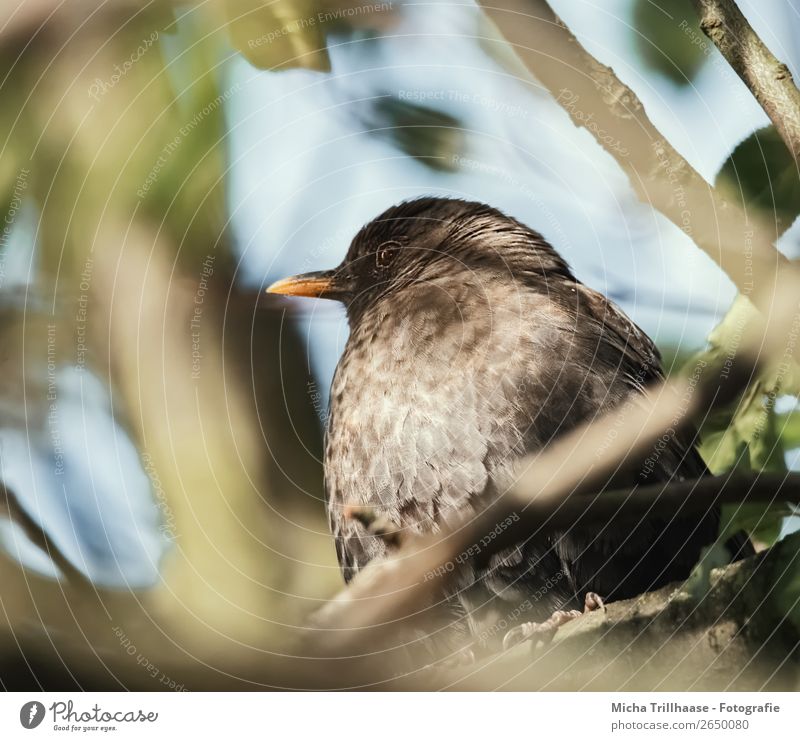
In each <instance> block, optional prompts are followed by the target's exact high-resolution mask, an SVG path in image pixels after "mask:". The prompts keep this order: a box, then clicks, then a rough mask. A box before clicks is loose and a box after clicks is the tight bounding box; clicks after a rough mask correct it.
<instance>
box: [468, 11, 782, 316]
mask: <svg viewBox="0 0 800 741" xmlns="http://www.w3.org/2000/svg"><path fill="white" fill-rule="evenodd" d="M481 5H482V7H483V9H484V11H485V12H486V14H487V15H488V17H489V18H490V19H491V20H492V21H493V22H494V23H495V24H496V25H497V27H498V29H499V30H500V32H501V33H502V35H503V36H504V37H505V39H506V40H507V41H508V43H510V44H511V45H512V46H513V48H514V50H515V51H516V53H517V55H518V56H519V57H520V59H521V60H522V62H523V63H524V64H525V66H526V67H527V69H528V70H529V71H530V72H531V73H532V74H533V75H534V77H535V78H536V79H537V80H539V82H541V83H542V85H543V86H544V87H545V89H546V90H548V91H549V92H550V94H551V95H553V96H554V97H555V99H556V101H557V102H558V103H559V104H560V105H561V106H562V108H564V110H565V111H566V112H567V113H568V114H569V116H570V118H571V119H572V122H573V123H574V124H575V125H576V126H580V127H583V128H585V129H586V130H587V131H588V132H589V133H590V134H592V136H594V138H595V140H596V141H597V142H598V143H599V144H600V145H601V146H602V147H603V148H604V149H605V150H606V152H608V154H610V155H611V156H612V157H613V158H614V159H615V160H616V161H617V163H618V164H619V166H620V167H621V168H622V169H623V170H624V171H625V173H626V174H627V175H628V177H629V179H630V182H631V185H632V186H633V188H634V190H635V192H636V194H637V196H638V197H639V199H640V200H642V201H643V202H644V203H647V204H650V205H652V206H653V207H654V208H656V209H657V210H658V211H660V212H661V213H663V214H664V215H665V216H666V217H667V218H668V219H670V221H672V222H673V224H675V225H676V226H678V227H679V228H680V229H682V230H683V231H684V232H685V233H686V234H687V235H688V236H690V237H691V238H692V239H693V240H694V242H695V243H696V244H697V246H698V247H700V248H701V249H702V250H703V251H704V252H706V253H707V254H708V255H709V256H710V257H711V258H712V259H713V260H714V261H715V262H716V263H717V264H718V265H720V267H722V269H723V270H724V271H725V272H726V273H727V274H728V275H729V276H730V278H731V280H732V281H733V282H734V283H735V284H736V286H737V287H738V289H739V291H740V292H741V293H743V294H745V295H750V296H753V297H754V301H756V303H758V304H759V307H760V308H764V300H763V298H758V297H756V296H755V294H756V293H758V292H759V290H760V289H761V288H763V289H764V292H766V291H768V290H769V287H770V286H771V284H772V282H773V280H774V274H775V271H776V269H777V268H778V267H779V266H780V265H782V264H783V263H784V262H785V260H784V258H783V257H782V256H781V255H780V253H779V252H778V251H777V250H776V249H775V248H774V242H775V241H776V240H777V237H778V236H779V235H778V233H777V231H776V229H777V228H776V226H775V225H774V224H771V225H767V224H765V223H764V222H762V221H760V220H758V219H757V218H756V216H755V214H752V213H747V212H745V211H743V210H742V209H740V208H739V207H738V206H737V205H735V204H733V203H729V202H727V201H726V200H725V199H724V198H723V197H722V196H721V195H720V194H719V193H718V192H717V191H716V190H715V189H714V188H713V187H712V186H711V185H709V184H708V183H707V182H706V181H705V180H704V179H703V177H702V176H701V175H700V174H699V173H698V172H697V171H696V170H695V169H694V168H693V167H692V166H691V165H690V164H689V163H688V162H687V161H686V160H685V159H684V158H683V157H682V156H681V155H680V154H679V153H678V152H677V151H676V150H675V149H674V148H673V147H672V145H671V144H670V143H669V142H668V141H667V140H666V139H665V138H664V136H663V135H662V134H661V132H660V131H658V129H657V128H656V127H655V126H654V125H653V123H652V122H651V121H650V119H649V118H648V117H647V114H646V113H645V110H644V107H643V105H642V103H641V101H640V100H639V98H638V97H637V96H636V94H635V93H634V92H633V91H632V90H631V89H630V88H629V87H628V86H627V85H625V84H624V83H623V82H621V81H620V80H619V78H618V77H617V76H616V74H615V73H614V70H612V69H611V68H610V67H607V66H606V65H604V64H601V63H600V62H598V61H597V60H596V59H595V58H594V57H593V56H592V55H591V54H589V53H588V52H587V51H586V50H585V49H584V48H583V47H582V46H581V44H580V43H579V41H578V40H577V38H576V37H575V36H574V35H573V34H572V33H571V32H570V30H569V29H568V28H567V27H566V26H565V25H564V23H563V22H562V21H561V20H560V19H559V18H558V17H557V16H556V15H555V13H554V12H553V10H552V9H551V8H550V6H549V4H548V3H547V2H546V1H545V0H510V1H509V2H506V3H504V4H503V7H496V6H495V5H493V2H492V0H485V1H482V2H481Z"/></svg>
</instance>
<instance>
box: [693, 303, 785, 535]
mask: <svg viewBox="0 0 800 741" xmlns="http://www.w3.org/2000/svg"><path fill="white" fill-rule="evenodd" d="M755 315H756V309H755V307H754V306H753V304H752V303H751V302H750V301H749V300H748V299H747V298H745V297H743V296H738V297H737V298H736V300H735V301H734V303H733V305H732V306H731V309H730V310H729V312H728V314H727V315H726V316H725V318H724V319H723V320H722V322H720V324H719V325H717V326H716V327H715V328H714V330H713V331H712V332H711V334H710V335H709V338H708V340H709V346H708V349H707V350H705V351H704V352H703V353H700V354H699V356H697V357H696V358H695V362H696V361H697V360H699V359H702V360H703V361H705V362H706V363H707V364H708V365H710V366H717V367H723V366H724V364H725V363H726V362H728V361H729V360H730V359H731V358H732V357H733V356H734V355H735V352H736V350H737V349H738V347H739V344H740V342H741V337H742V332H743V329H744V327H745V326H746V324H747V323H748V322H749V321H750V320H751V319H754V318H755ZM797 378H798V374H797V369H796V367H795V366H789V367H788V368H786V367H784V368H782V369H780V370H775V369H766V370H765V371H763V372H762V373H761V375H760V376H759V377H758V378H757V379H755V381H754V382H753V383H752V384H751V385H750V386H749V388H748V389H747V390H746V391H745V392H744V393H743V394H742V395H741V397H740V398H739V399H737V400H736V401H734V402H733V403H731V404H729V405H728V406H727V407H725V408H722V409H717V410H715V411H714V413H713V414H711V415H709V416H708V417H707V418H706V419H705V420H704V421H703V426H702V430H701V433H702V443H701V445H700V453H701V455H702V456H703V458H704V459H705V461H706V463H707V465H708V467H709V469H710V470H711V471H712V472H713V473H714V474H717V475H719V474H723V473H728V472H731V471H737V470H742V471H773V472H782V471H786V458H785V449H786V443H787V437H786V436H785V430H786V428H787V427H789V422H794V423H795V425H797V427H800V421H798V420H793V419H790V418H789V416H788V415H777V414H776V413H775V400H776V399H777V398H778V396H779V395H780V394H781V393H784V392H789V393H792V392H796V391H797V388H796V383H797ZM797 431H798V432H799V433H800V429H798V430H797ZM789 514H791V510H790V508H789V507H787V506H786V505H784V504H782V503H780V504H774V505H768V504H764V503H753V504H743V505H738V504H736V505H728V506H725V507H723V512H722V522H721V525H720V540H721V541H722V542H724V541H726V540H727V539H728V538H729V537H730V536H732V535H734V534H735V533H737V532H739V531H741V530H744V531H746V532H748V533H749V534H750V535H751V537H752V538H753V539H754V540H755V541H757V542H758V543H760V544H763V545H772V544H773V543H774V542H775V541H776V540H777V538H778V536H779V535H780V531H781V525H782V521H783V518H784V517H786V516H788V515H789Z"/></svg>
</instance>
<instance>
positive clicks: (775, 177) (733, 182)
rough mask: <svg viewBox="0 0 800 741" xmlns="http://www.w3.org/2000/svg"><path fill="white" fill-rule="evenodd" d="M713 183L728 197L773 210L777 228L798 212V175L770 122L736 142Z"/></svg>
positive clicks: (790, 220)
mask: <svg viewBox="0 0 800 741" xmlns="http://www.w3.org/2000/svg"><path fill="white" fill-rule="evenodd" d="M715 185H716V187H718V188H720V189H721V190H722V191H723V193H724V194H725V196H726V197H727V198H728V199H729V200H731V201H734V202H737V203H739V204H740V205H744V204H746V205H747V207H748V208H752V207H756V208H759V209H761V210H762V211H764V212H765V213H768V214H770V215H771V214H773V213H774V214H775V218H776V219H777V221H778V226H779V229H780V231H781V232H783V231H785V230H786V229H788V228H789V227H790V226H791V224H792V222H793V221H794V220H795V218H797V215H798V214H800V175H798V172H797V165H796V164H795V162H794V160H793V159H792V156H791V154H790V153H789V150H788V149H787V148H786V145H785V144H784V143H783V140H782V139H781V138H780V136H779V135H778V133H777V132H776V131H775V127H774V126H767V127H765V128H763V129H759V130H758V131H756V132H754V133H753V134H751V135H750V136H749V137H748V138H747V139H745V140H744V141H743V142H742V143H741V144H739V146H737V147H736V149H735V150H734V151H733V153H732V154H731V156H730V157H729V158H728V160H727V161H726V162H725V164H724V165H723V166H722V169H721V170H720V172H719V174H718V175H717V181H716V183H715Z"/></svg>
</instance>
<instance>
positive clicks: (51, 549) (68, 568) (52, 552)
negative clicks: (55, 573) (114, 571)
mask: <svg viewBox="0 0 800 741" xmlns="http://www.w3.org/2000/svg"><path fill="white" fill-rule="evenodd" d="M0 512H5V513H6V514H7V515H8V517H9V519H10V520H11V521H12V522H15V523H17V525H19V526H20V527H21V528H22V530H23V531H24V533H25V535H26V536H27V538H28V540H30V541H31V543H33V544H34V545H35V546H36V547H37V548H40V549H41V550H42V551H44V552H45V553H46V554H47V555H48V556H49V557H50V558H51V559H52V561H53V563H54V564H55V565H56V566H57V567H58V569H59V571H61V573H62V574H63V575H64V576H65V577H66V578H67V580H68V581H69V582H70V584H71V585H72V586H73V587H88V586H90V582H89V580H88V579H87V578H86V577H85V576H84V575H83V574H82V573H81V572H80V571H79V570H78V569H76V568H75V567H74V566H73V565H72V562H71V561H70V560H69V559H68V558H67V557H66V556H65V555H64V554H63V553H62V552H61V549H60V548H59V547H58V546H57V545H56V544H55V543H54V542H53V539H52V538H51V537H50V536H49V535H48V534H47V533H46V532H45V531H44V530H43V529H42V527H41V526H40V525H39V523H38V522H36V520H34V519H33V518H32V517H31V516H30V515H29V514H28V512H27V510H26V509H25V508H24V507H23V506H22V505H21V504H20V502H19V499H17V495H16V494H15V493H14V492H13V491H12V490H11V489H9V488H8V486H6V485H5V484H3V483H2V482H0Z"/></svg>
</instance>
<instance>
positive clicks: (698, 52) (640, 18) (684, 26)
mask: <svg viewBox="0 0 800 741" xmlns="http://www.w3.org/2000/svg"><path fill="white" fill-rule="evenodd" d="M633 25H634V28H635V29H636V31H637V32H638V33H636V34H635V36H634V39H635V44H636V49H637V51H638V52H639V54H640V55H641V58H642V60H643V61H644V62H645V64H647V65H648V66H649V67H650V68H651V69H653V70H655V71H656V72H658V73H660V74H662V75H664V76H665V77H668V78H669V79H670V80H672V82H674V83H676V84H678V85H688V84H689V83H690V82H691V81H692V80H693V79H694V76H695V75H696V74H697V72H698V70H699V69H700V67H702V65H703V62H704V60H705V58H706V56H707V55H708V53H709V52H710V50H711V47H712V45H711V42H710V41H709V40H708V39H707V38H706V37H705V36H704V35H703V32H702V31H701V30H700V26H699V24H698V22H697V14H696V13H695V10H694V7H693V6H692V3H691V2H690V0H636V2H635V4H634V7H633Z"/></svg>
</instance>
